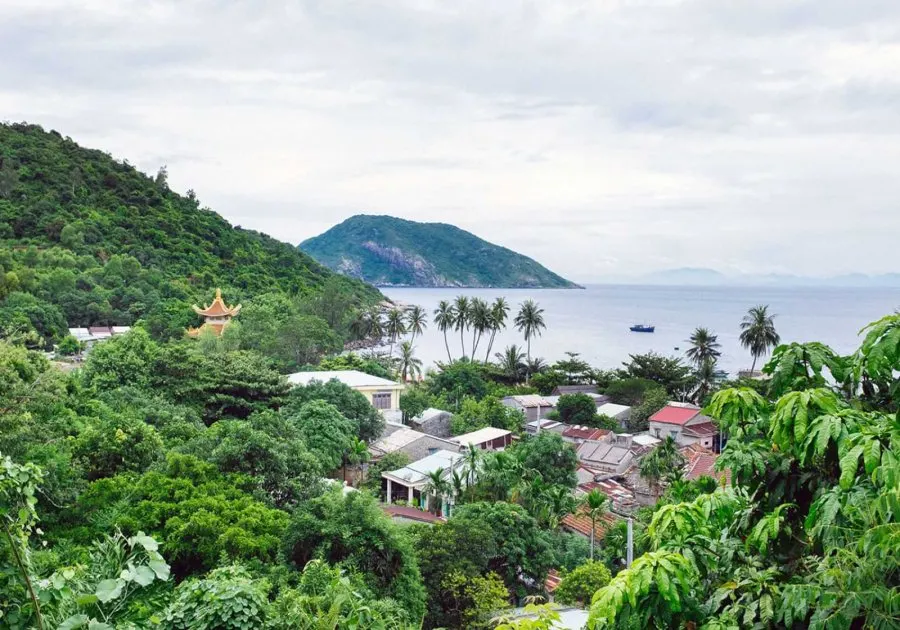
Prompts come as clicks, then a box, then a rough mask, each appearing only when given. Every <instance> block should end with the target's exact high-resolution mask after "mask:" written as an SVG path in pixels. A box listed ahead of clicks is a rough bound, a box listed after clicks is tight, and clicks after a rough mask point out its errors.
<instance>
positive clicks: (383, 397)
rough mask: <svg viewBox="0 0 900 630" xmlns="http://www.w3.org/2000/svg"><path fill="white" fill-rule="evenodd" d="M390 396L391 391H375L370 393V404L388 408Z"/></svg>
mask: <svg viewBox="0 0 900 630" xmlns="http://www.w3.org/2000/svg"><path fill="white" fill-rule="evenodd" d="M391 398H392V396H391V392H375V393H374V394H372V406H373V407H375V408H376V409H390V408H391Z"/></svg>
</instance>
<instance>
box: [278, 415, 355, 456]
mask: <svg viewBox="0 0 900 630" xmlns="http://www.w3.org/2000/svg"><path fill="white" fill-rule="evenodd" d="M289 417H290V419H291V421H292V422H293V423H294V424H295V425H296V427H297V429H298V430H299V433H300V436H301V437H302V438H303V441H304V442H305V443H306V444H307V446H308V447H309V449H310V450H311V451H312V452H313V453H315V454H316V456H317V457H318V458H319V461H320V462H322V468H323V469H324V470H327V471H331V470H337V468H338V467H340V465H341V462H342V461H343V459H344V454H345V453H346V452H347V451H348V450H349V449H350V447H351V445H352V444H353V439H354V434H355V432H356V427H354V426H353V423H352V422H351V421H350V420H348V419H347V418H345V417H344V416H342V415H341V412H340V411H338V409H337V407H335V406H334V405H332V404H331V403H327V402H325V401H322V400H312V401H310V402H308V403H306V404H305V405H303V406H302V407H301V408H300V411H299V412H298V413H297V414H296V415H293V416H289Z"/></svg>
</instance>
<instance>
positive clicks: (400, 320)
mask: <svg viewBox="0 0 900 630" xmlns="http://www.w3.org/2000/svg"><path fill="white" fill-rule="evenodd" d="M384 330H385V332H386V333H387V336H388V339H389V340H390V342H391V348H390V350H389V351H388V356H390V357H393V356H394V344H395V343H397V340H398V339H399V338H400V337H402V336H403V335H405V334H406V320H405V319H404V317H403V311H402V310H400V309H399V308H396V307H394V308H392V309H391V310H389V311H388V314H387V320H386V322H385V327H384Z"/></svg>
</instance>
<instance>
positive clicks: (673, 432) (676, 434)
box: [669, 431, 678, 440]
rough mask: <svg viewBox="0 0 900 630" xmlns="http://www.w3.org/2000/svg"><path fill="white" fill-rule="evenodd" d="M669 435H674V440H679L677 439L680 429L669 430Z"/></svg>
mask: <svg viewBox="0 0 900 630" xmlns="http://www.w3.org/2000/svg"><path fill="white" fill-rule="evenodd" d="M669 435H671V436H672V439H673V440H677V439H678V431H669Z"/></svg>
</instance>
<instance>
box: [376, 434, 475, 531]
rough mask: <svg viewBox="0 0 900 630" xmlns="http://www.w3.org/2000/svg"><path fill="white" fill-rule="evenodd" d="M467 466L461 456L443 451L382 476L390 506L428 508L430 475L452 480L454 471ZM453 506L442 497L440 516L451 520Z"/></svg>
mask: <svg viewBox="0 0 900 630" xmlns="http://www.w3.org/2000/svg"><path fill="white" fill-rule="evenodd" d="M463 465H464V460H463V457H462V455H460V454H459V453H457V452H453V451H445V450H440V451H437V452H435V453H433V454H431V455H429V456H427V457H424V458H422V459H420V460H418V461H415V462H413V463H411V464H409V465H408V466H404V467H403V468H398V469H397V470H391V471H389V472H383V473H381V477H382V479H384V480H385V482H386V483H385V485H384V486H383V488H384V490H385V497H386V502H387V503H395V502H403V501H405V502H407V503H409V505H412V506H418V507H421V508H423V509H426V508H427V507H428V493H427V491H426V489H427V488H428V485H429V477H428V475H429V474H431V473H434V472H436V471H437V470H439V469H440V470H442V471H443V475H442V477H443V478H444V479H449V478H450V476H451V474H452V472H453V471H454V470H457V471H459V470H461V469H462V467H463ZM451 508H452V503H451V501H450V498H449V497H441V514H442V515H443V516H445V517H448V516H450V511H451Z"/></svg>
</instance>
